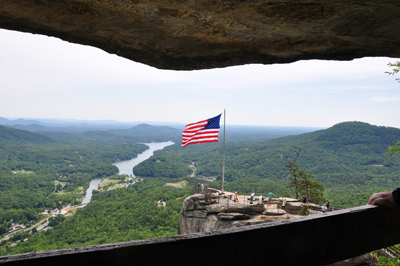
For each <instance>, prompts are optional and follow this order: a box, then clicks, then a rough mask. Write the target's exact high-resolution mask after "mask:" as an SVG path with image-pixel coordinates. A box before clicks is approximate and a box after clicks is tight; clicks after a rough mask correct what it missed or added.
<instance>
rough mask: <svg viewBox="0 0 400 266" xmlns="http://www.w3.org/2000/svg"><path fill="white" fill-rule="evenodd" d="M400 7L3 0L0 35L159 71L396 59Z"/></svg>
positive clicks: (284, 1)
mask: <svg viewBox="0 0 400 266" xmlns="http://www.w3.org/2000/svg"><path fill="white" fill-rule="evenodd" d="M399 14H400V2H399V1H398V0H367V1H359V0H300V1H290V0H269V1H264V0H251V1H250V0H244V1H225V0H215V1H179V0H168V1H161V0H69V1H64V0H18V1H15V0H2V1H1V5H0V28H4V29H10V30H17V31H23V32H30V33H35V34H44V35H48V36H55V37H58V38H61V39H63V40H65V41H69V42H74V43H79V44H84V45H91V46H95V47H98V48H100V49H102V50H104V51H106V52H108V53H113V54H117V55H119V56H122V57H125V58H128V59H131V60H134V61H137V62H141V63H144V64H147V65H150V66H154V67H157V68H162V69H176V70H184V69H185V70H191V69H206V68H217V67H226V66H233V65H242V64H250V63H261V64H273V63H289V62H294V61H297V60H305V59H328V60H350V59H354V58H360V57H365V56H389V57H400V46H399V43H400V34H399V33H400V27H399V25H400V16H399Z"/></svg>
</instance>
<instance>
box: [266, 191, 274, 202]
mask: <svg viewBox="0 0 400 266" xmlns="http://www.w3.org/2000/svg"><path fill="white" fill-rule="evenodd" d="M273 195H274V194H272V191H271V190H270V191H269V193H268V203H267V204H272V196H273Z"/></svg>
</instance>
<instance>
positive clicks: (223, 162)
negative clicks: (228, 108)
mask: <svg viewBox="0 0 400 266" xmlns="http://www.w3.org/2000/svg"><path fill="white" fill-rule="evenodd" d="M225 121H226V113H225V109H224V144H223V152H222V193H224V176H225Z"/></svg>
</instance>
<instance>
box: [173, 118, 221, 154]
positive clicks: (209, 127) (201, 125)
mask: <svg viewBox="0 0 400 266" xmlns="http://www.w3.org/2000/svg"><path fill="white" fill-rule="evenodd" d="M220 118H221V115H217V116H216V117H213V118H210V119H207V120H202V121H199V122H196V123H191V124H188V125H186V128H185V130H184V131H182V145H181V146H182V148H184V147H186V146H187V145H190V144H196V143H205V142H216V141H218V133H219V119H220Z"/></svg>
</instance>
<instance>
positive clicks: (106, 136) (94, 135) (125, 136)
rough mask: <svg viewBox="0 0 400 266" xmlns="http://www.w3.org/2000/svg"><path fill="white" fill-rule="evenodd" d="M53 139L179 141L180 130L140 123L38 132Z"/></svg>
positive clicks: (142, 141) (117, 141)
mask: <svg viewBox="0 0 400 266" xmlns="http://www.w3.org/2000/svg"><path fill="white" fill-rule="evenodd" d="M40 133H41V134H44V135H46V136H49V137H52V138H54V139H60V140H61V139H62V140H77V141H98V142H113V143H122V142H126V143H138V142H141V143H146V142H162V141H170V140H172V141H174V142H177V141H179V138H180V135H181V131H180V130H179V129H176V128H171V127H167V126H151V125H147V124H140V125H137V126H134V127H132V128H129V129H114V130H106V131H102V130H93V131H86V132H81V133H71V132H63V133H61V132H40Z"/></svg>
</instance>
